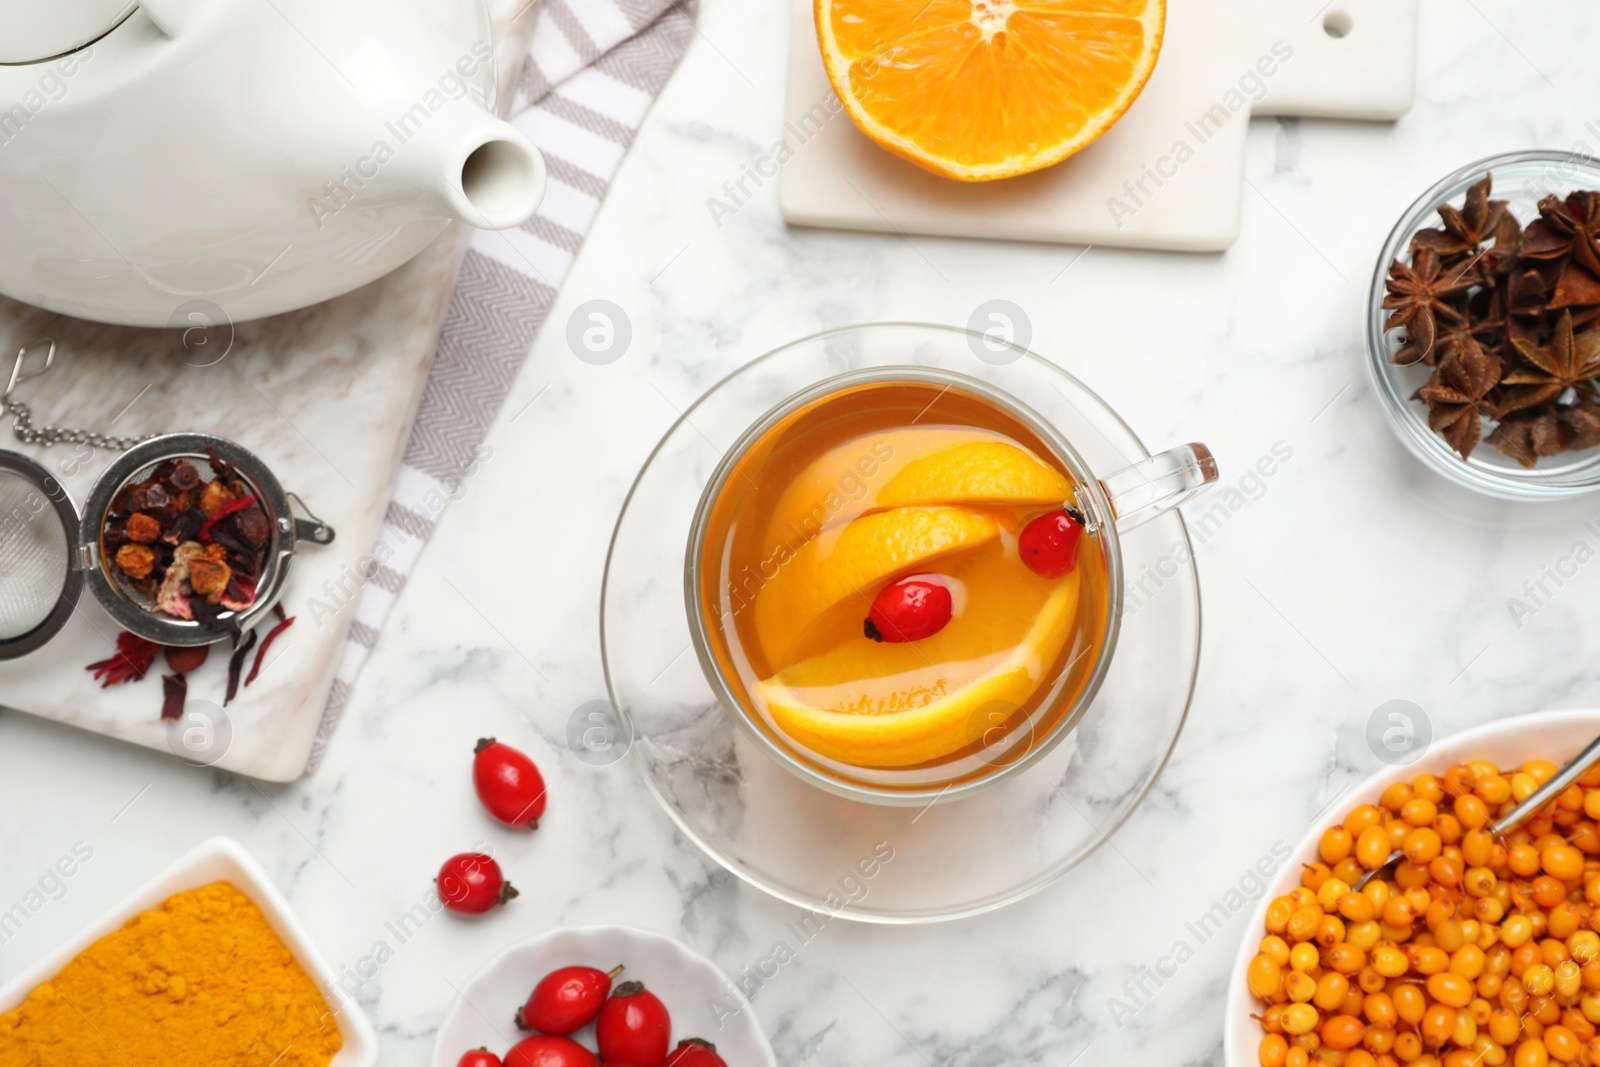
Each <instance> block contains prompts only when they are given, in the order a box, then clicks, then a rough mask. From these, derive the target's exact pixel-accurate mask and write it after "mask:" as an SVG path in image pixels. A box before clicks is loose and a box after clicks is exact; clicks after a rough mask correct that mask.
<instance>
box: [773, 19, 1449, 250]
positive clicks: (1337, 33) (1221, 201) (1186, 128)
mask: <svg viewBox="0 0 1600 1067" xmlns="http://www.w3.org/2000/svg"><path fill="white" fill-rule="evenodd" d="M812 11H813V5H812V0H793V29H792V35H791V39H790V48H789V82H788V97H787V101H786V103H785V108H784V120H785V123H784V128H783V131H782V134H781V137H782V141H783V145H784V146H785V147H786V148H787V150H788V151H787V153H783V152H776V151H775V152H774V158H781V157H782V156H784V155H785V154H786V155H787V159H784V161H783V163H782V168H781V169H782V175H781V183H780V194H779V202H780V205H781V208H782V211H783V217H784V218H785V219H786V220H787V221H788V222H789V223H791V224H793V225H797V226H820V227H832V228H840V229H850V230H871V231H878V232H885V233H899V234H930V235H938V236H949V237H986V238H1002V239H1010V240H1026V241H1050V242H1061V243H1070V244H1098V245H1113V246H1123V247H1129V248H1153V249H1170V250H1175V251H1217V250H1221V249H1224V248H1227V247H1228V246H1229V245H1231V244H1232V243H1233V241H1234V239H1235V238H1236V237H1237V236H1238V233H1239V217H1240V200H1241V197H1242V196H1243V194H1244V183H1245V176H1244V148H1245V133H1246V127H1247V126H1248V125H1249V120H1250V117H1251V116H1252V115H1293V116H1305V117H1316V118H1343V119H1363V120H1388V119H1395V118H1398V117H1399V116H1400V115H1402V114H1404V113H1405V112H1406V111H1407V110H1409V109H1410V107H1411V102H1412V96H1413V90H1414V86H1415V82H1416V49H1417V2H1416V0H1333V2H1332V3H1328V2H1325V0H1169V3H1168V11H1167V28H1166V36H1165V41H1164V44H1163V46H1162V51H1161V58H1160V60H1159V61H1158V62H1157V64H1156V69H1155V73H1154V74H1153V75H1152V76H1151V79H1150V82H1149V84H1148V85H1146V86H1145V89H1144V92H1143V93H1141V94H1140V96H1139V98H1138V100H1136V101H1135V102H1134V104H1133V106H1132V107H1131V108H1129V110H1128V113H1127V114H1126V115H1124V116H1123V118H1122V119H1121V121H1119V122H1118V123H1117V124H1116V125H1115V126H1114V127H1113V128H1112V129H1111V130H1110V132H1108V133H1107V134H1106V135H1105V136H1104V137H1102V138H1101V139H1100V140H1099V141H1097V142H1095V143H1094V144H1092V145H1090V146H1089V147H1088V148H1086V149H1084V150H1083V151H1082V152H1080V153H1078V154H1077V155H1076V156H1073V157H1072V158H1070V159H1068V160H1066V161H1064V162H1062V163H1060V164H1058V165H1056V166H1054V167H1051V168H1048V169H1046V170H1043V171H1039V172H1036V173H1034V174H1028V175H1024V176H1022V177H1019V178H1010V179H1005V180H1001V181H994V182H982V183H966V182H959V181H953V180H950V179H947V178H942V177H939V176H938V175H935V174H932V173H930V172H928V171H925V170H922V169H921V168H919V167H917V166H915V165H914V164H911V163H908V162H906V161H905V160H902V159H900V158H899V157H897V156H894V155H891V154H890V153H889V152H887V151H885V150H883V149H881V148H879V147H878V146H877V145H876V144H874V143H873V142H872V141H871V140H869V139H868V138H867V137H866V136H865V135H863V134H862V133H861V132H860V131H859V130H857V129H856V127H855V125H854V124H853V123H852V122H851V121H850V119H849V117H848V116H847V115H845V114H844V113H843V112H842V111H841V110H839V109H840V104H839V102H838V99H837V97H836V96H835V95H834V93H833V90H832V88H831V87H830V85H829V83H828V77H827V74H826V72H825V71H824V70H823V66H822V59H821V56H820V55H819V53H818V50H817V40H816V29H815V25H814V22H813V15H812ZM774 147H775V148H776V146H774Z"/></svg>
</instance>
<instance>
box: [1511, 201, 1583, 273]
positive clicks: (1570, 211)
mask: <svg viewBox="0 0 1600 1067" xmlns="http://www.w3.org/2000/svg"><path fill="white" fill-rule="evenodd" d="M1517 251H1518V253H1519V254H1520V255H1521V256H1522V258H1524V259H1558V258H1560V257H1561V256H1567V255H1570V256H1571V257H1572V258H1573V259H1574V260H1576V261H1577V262H1578V263H1580V264H1582V265H1583V267H1584V268H1585V269H1586V270H1588V271H1589V272H1591V273H1593V274H1597V275H1600V192H1593V191H1591V190H1587V189H1580V190H1578V191H1577V192H1575V193H1573V194H1572V195H1571V196H1569V197H1567V198H1566V199H1565V200H1560V199H1558V198H1556V197H1554V196H1547V197H1545V198H1544V199H1543V200H1541V201H1539V217H1538V218H1537V219H1535V220H1534V221H1533V222H1532V223H1530V224H1529V225H1528V228H1527V229H1526V230H1524V231H1523V233H1522V240H1521V242H1520V243H1519V245H1518V248H1517Z"/></svg>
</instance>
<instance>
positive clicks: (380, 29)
mask: <svg viewBox="0 0 1600 1067" xmlns="http://www.w3.org/2000/svg"><path fill="white" fill-rule="evenodd" d="M493 67H494V63H493V53H492V50H491V47H490V26H489V18H488V14H487V12H486V10H485V8H484V6H483V0H138V2H137V3H135V2H131V0H70V2H68V0H0V292H3V293H4V294H6V295H7V296H11V297H14V298H16V299H18V300H23V301H26V302H28V303H30V304H38V305H41V306H43V307H46V308H50V309H51V310H54V311H60V312H64V313H66V314H69V315H77V316H81V317H83V318H89V319H98V320H100V321H103V322H114V323H126V324H132V325H141V326H166V325H172V324H175V323H177V322H180V321H182V319H181V318H175V315H179V316H181V314H182V312H183V309H185V308H186V307H193V306H195V304H196V301H203V302H207V303H214V304H215V305H216V307H217V308H219V309H220V312H221V314H222V315H225V316H226V317H227V318H230V319H232V320H235V321H239V320H244V319H251V318H257V317H259V316H262V315H271V314H274V313H276V312H280V311H287V310H290V309H293V308H298V307H303V306H305V305H307V304H311V303H315V302H316V301H319V300H324V299H326V298H328V297H332V296H336V295H338V294H339V293H343V292H346V291H347V290H350V289H353V288H355V287H356V286H359V285H362V284H364V283H366V282H369V281H371V280H372V279H374V278H377V277H378V276H380V275H382V274H384V273H386V272H387V271H389V270H392V269H393V268H395V267H397V266H399V265H400V264H401V263H404V262H405V261H406V260H407V259H409V258H411V257H412V256H413V255H415V254H416V253H417V252H419V251H420V250H421V249H422V248H423V247H424V246H425V245H427V244H428V243H429V242H430V241H432V240H433V239H434V238H435V237H436V236H438V234H439V233H440V232H441V230H442V229H443V228H444V227H445V226H446V225H447V224H448V223H449V222H450V221H451V220H452V219H460V220H463V221H466V222H468V223H471V224H472V225H475V226H481V227H485V228H490V229H504V228H507V227H512V226H516V225H518V224H520V223H522V222H523V221H525V220H526V219H527V218H528V217H529V216H530V215H532V214H533V211H534V209H535V208H536V207H537V206H538V204H539V200H540V198H541V197H542V196H543V195H544V188H545V167H544V160H543V159H542V157H541V156H540V155H539V153H538V151H537V150H536V149H535V148H534V147H533V145H532V144H531V143H530V142H529V141H528V139H527V138H526V137H525V136H523V135H522V133H521V132H520V131H518V130H517V129H516V128H515V127H513V126H511V125H509V124H508V123H506V122H503V121H501V120H500V119H498V118H496V117H495V116H494V115H493V114H492V113H491V112H490V111H489V110H488V107H487V106H486V102H487V101H488V100H489V99H490V98H491V97H492V95H493V89H494V71H493ZM183 324H184V325H188V322H183Z"/></svg>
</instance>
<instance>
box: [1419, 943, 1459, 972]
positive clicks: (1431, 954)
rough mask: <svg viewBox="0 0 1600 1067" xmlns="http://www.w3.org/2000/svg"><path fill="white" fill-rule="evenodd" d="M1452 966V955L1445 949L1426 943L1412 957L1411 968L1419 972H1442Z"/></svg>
mask: <svg viewBox="0 0 1600 1067" xmlns="http://www.w3.org/2000/svg"><path fill="white" fill-rule="evenodd" d="M1449 967H1450V955H1449V953H1447V952H1445V951H1444V949H1441V948H1435V947H1433V946H1431V945H1424V946H1423V947H1421V948H1418V949H1417V951H1416V952H1415V953H1414V954H1413V955H1412V957H1411V969H1412V970H1414V971H1416V972H1417V973H1418V974H1422V975H1431V974H1441V973H1443V972H1444V971H1446V970H1448V969H1449Z"/></svg>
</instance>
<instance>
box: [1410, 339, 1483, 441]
mask: <svg viewBox="0 0 1600 1067" xmlns="http://www.w3.org/2000/svg"><path fill="white" fill-rule="evenodd" d="M1500 373H1501V365H1500V360H1498V359H1497V358H1495V356H1494V355H1493V354H1491V353H1490V352H1488V351H1487V350H1486V349H1484V347H1483V346H1482V345H1480V344H1479V343H1478V342H1477V340H1476V339H1474V338H1472V337H1470V336H1469V337H1467V338H1465V339H1464V340H1463V341H1462V342H1461V344H1460V345H1459V346H1458V347H1457V348H1456V349H1455V350H1454V351H1452V352H1451V353H1450V354H1449V355H1448V356H1447V357H1445V358H1444V359H1443V360H1442V361H1441V362H1440V363H1439V369H1438V370H1436V371H1434V372H1433V377H1431V378H1429V379H1428V384H1426V385H1424V386H1423V387H1422V388H1421V389H1419V390H1417V399H1419V400H1421V401H1422V402H1423V403H1425V404H1427V405H1428V425H1429V427H1431V428H1432V429H1433V432H1434V433H1437V434H1439V435H1440V436H1442V437H1443V438H1444V439H1445V440H1446V441H1447V442H1449V444H1450V447H1451V448H1453V449H1455V450H1456V451H1457V452H1459V453H1461V458H1462V459H1465V458H1467V457H1468V456H1470V455H1472V450H1473V449H1474V448H1476V447H1478V442H1479V441H1480V440H1482V438H1483V415H1484V414H1485V413H1486V411H1487V410H1488V409H1490V408H1491V407H1492V405H1489V404H1486V403H1484V402H1483V399H1484V397H1485V396H1487V395H1488V393H1489V391H1490V390H1491V389H1493V388H1494V387H1495V386H1496V385H1497V384H1499V382H1500Z"/></svg>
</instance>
